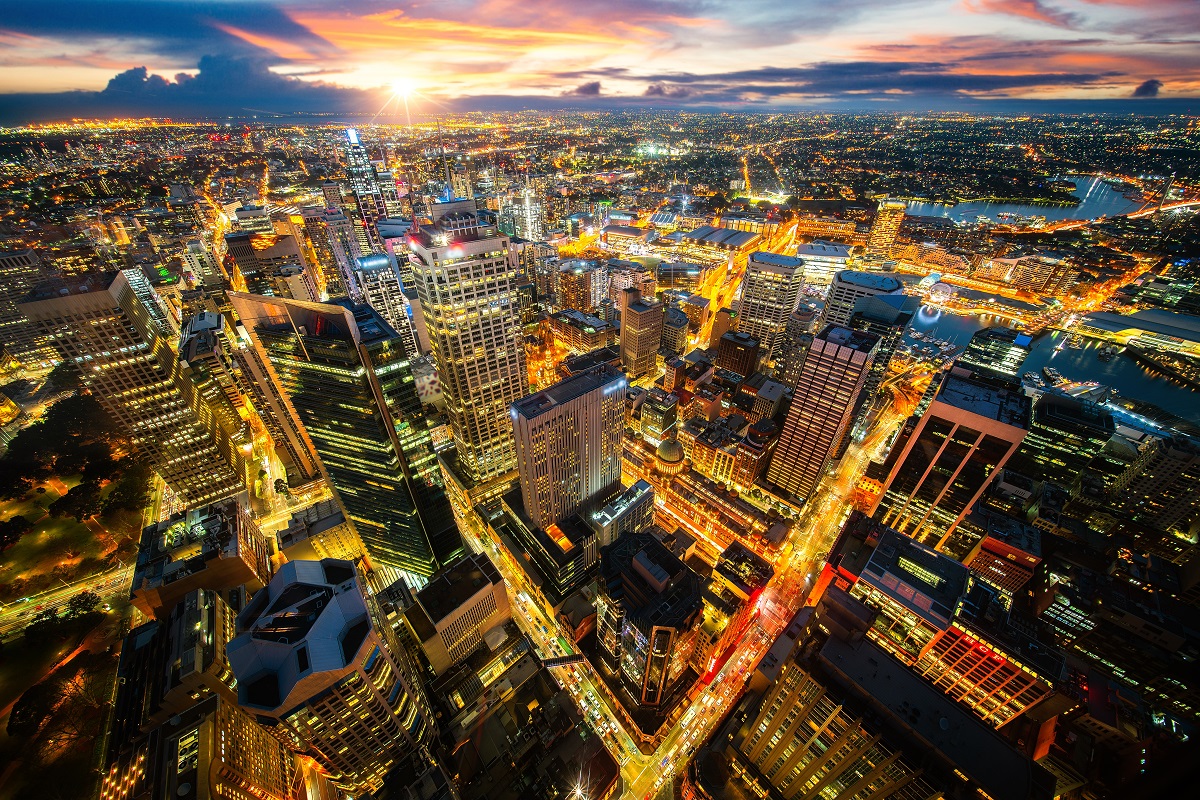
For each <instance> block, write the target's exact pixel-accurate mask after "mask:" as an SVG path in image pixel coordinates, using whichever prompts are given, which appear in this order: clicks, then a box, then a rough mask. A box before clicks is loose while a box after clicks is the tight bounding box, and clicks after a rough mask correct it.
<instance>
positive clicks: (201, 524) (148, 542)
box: [133, 500, 244, 591]
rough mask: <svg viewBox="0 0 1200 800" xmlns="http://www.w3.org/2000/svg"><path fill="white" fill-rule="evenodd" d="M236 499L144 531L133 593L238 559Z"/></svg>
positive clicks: (193, 510) (185, 513)
mask: <svg viewBox="0 0 1200 800" xmlns="http://www.w3.org/2000/svg"><path fill="white" fill-rule="evenodd" d="M242 513H244V512H243V511H242V510H241V509H240V508H239V507H238V504H237V501H235V500H224V501H222V502H219V503H213V504H211V505H207V506H200V507H198V508H189V509H187V510H184V511H180V512H179V513H178V514H174V515H172V516H171V517H170V518H168V519H166V520H163V521H162V522H158V523H155V524H154V525H147V526H146V527H145V528H144V529H143V530H142V541H141V547H140V548H139V549H138V557H137V564H136V566H135V567H134V573H133V590H134V591H137V590H139V589H146V588H152V587H156V586H162V585H165V584H169V583H172V582H174V581H177V580H180V579H181V578H184V577H186V576H188V575H193V574H195V573H197V572H201V571H203V570H205V569H207V568H208V567H209V562H211V561H214V560H216V559H222V558H236V557H237V555H238V551H239V547H240V545H241V543H240V542H239V540H238V535H237V531H238V522H239V521H238V516H239V514H242Z"/></svg>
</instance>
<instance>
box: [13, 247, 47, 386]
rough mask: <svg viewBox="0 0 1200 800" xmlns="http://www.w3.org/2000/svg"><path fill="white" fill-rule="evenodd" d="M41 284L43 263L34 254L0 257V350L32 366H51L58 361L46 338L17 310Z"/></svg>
mask: <svg viewBox="0 0 1200 800" xmlns="http://www.w3.org/2000/svg"><path fill="white" fill-rule="evenodd" d="M42 280H43V272H42V259H41V258H40V257H39V256H38V254H37V253H36V252H35V251H33V250H17V251H15V252H10V253H0V346H3V348H4V351H5V352H6V353H8V355H10V356H12V357H13V358H15V359H17V360H18V361H20V362H21V363H22V364H28V365H29V366H40V365H42V364H47V365H48V364H50V363H51V362H52V361H55V360H57V358H58V353H57V352H55V350H54V348H52V347H49V346H48V345H47V344H46V337H45V335H44V334H39V333H38V331H37V330H36V328H35V327H34V326H33V325H31V324H30V323H29V320H27V319H25V315H24V314H23V313H21V310H20V309H19V308H18V307H17V303H20V302H21V301H22V300H24V299H25V297H26V295H28V294H29V293H30V292H31V291H32V290H33V288H34V287H35V286H36V285H37V284H38V283H39V282H41V281H42Z"/></svg>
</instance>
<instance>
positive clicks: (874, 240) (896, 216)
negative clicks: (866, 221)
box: [867, 200, 908, 260]
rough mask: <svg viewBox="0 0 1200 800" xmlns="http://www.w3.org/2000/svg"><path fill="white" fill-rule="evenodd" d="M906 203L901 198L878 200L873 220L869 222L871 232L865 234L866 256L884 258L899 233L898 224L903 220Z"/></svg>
mask: <svg viewBox="0 0 1200 800" xmlns="http://www.w3.org/2000/svg"><path fill="white" fill-rule="evenodd" d="M907 208H908V205H907V204H906V203H905V202H904V201H903V200H880V201H879V209H878V210H877V211H876V212H875V221H874V222H872V223H871V232H870V233H869V234H867V256H868V258H877V259H880V260H882V259H886V258H887V256H888V254H889V252H890V251H891V249H892V245H894V244H895V243H896V236H897V235H899V233H900V225H901V223H903V222H904V211H905V209H907Z"/></svg>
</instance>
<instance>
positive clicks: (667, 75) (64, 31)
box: [0, 0, 1200, 121]
mask: <svg viewBox="0 0 1200 800" xmlns="http://www.w3.org/2000/svg"><path fill="white" fill-rule="evenodd" d="M397 89H399V90H400V91H401V92H403V93H404V94H406V95H407V96H408V98H409V100H410V103H411V105H412V108H413V110H414V111H418V112H440V111H447V110H472V109H482V110H492V109H508V108H522V107H531V108H561V107H578V108H589V107H592V108H613V107H672V108H675V107H682V108H686V107H696V108H731V109H763V110H769V109H772V108H779V109H803V108H856V109H870V108H877V109H881V110H886V109H889V108H895V109H906V110H907V109H910V108H925V107H928V108H954V107H957V106H963V107H971V106H979V105H980V104H986V103H988V102H994V101H999V100H1005V99H1010V98H1019V99H1021V100H1024V101H1034V100H1042V101H1047V100H1054V101H1063V100H1086V101H1102V100H1110V101H1116V100H1120V101H1122V102H1121V103H1120V107H1121V108H1122V109H1127V108H1128V107H1129V106H1130V105H1131V104H1134V103H1133V101H1135V100H1146V99H1149V98H1158V101H1162V100H1168V99H1175V100H1178V99H1181V98H1196V97H1200V0H890V2H877V1H876V0H728V2H710V0H422V1H421V2H395V0H391V1H390V2H389V1H387V0H379V1H378V2H377V1H376V0H367V1H366V2H336V1H335V0H326V1H325V2H316V0H290V1H289V0H276V1H275V2H268V1H267V0H224V1H222V0H207V1H205V2H187V0H178V1H177V0H114V1H113V2H101V1H100V0H40V1H39V2H27V1H26V0H15V2H14V0H9V2H7V3H5V9H4V11H3V13H0V92H3V93H4V95H3V96H0V118H4V119H6V120H7V121H12V120H13V119H19V118H22V117H25V118H45V117H46V116H47V115H53V114H54V113H58V114H60V115H62V114H80V115H84V114H96V115H104V114H106V113H107V114H114V113H127V112H139V111H147V112H148V111H152V110H153V109H155V108H162V109H163V110H164V113H175V114H181V113H188V112H191V113H195V114H198V115H200V114H214V113H227V114H239V113H245V112H248V111H249V112H253V111H257V110H266V111H307V112H311V111H320V110H330V111H337V112H343V111H345V112H353V111H359V112H368V113H370V112H372V111H374V110H377V109H378V108H379V107H381V106H382V104H383V103H385V102H387V101H388V100H389V98H392V102H393V103H395V102H396V100H395V98H394V97H393V95H394V94H395V92H396V90H397ZM62 93H68V94H62ZM1046 105H1051V104H1046ZM1064 105H1069V104H1064ZM1113 105H1114V107H1116V106H1117V104H1115V103H1114V104H1113ZM1148 105H1150V104H1148ZM1134 106H1135V107H1136V104H1134Z"/></svg>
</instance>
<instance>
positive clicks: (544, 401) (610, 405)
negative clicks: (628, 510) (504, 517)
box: [512, 364, 626, 530]
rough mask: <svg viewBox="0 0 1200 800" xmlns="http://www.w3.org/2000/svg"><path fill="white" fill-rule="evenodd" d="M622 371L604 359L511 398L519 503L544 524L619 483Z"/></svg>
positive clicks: (603, 496) (533, 519)
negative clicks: (594, 365) (594, 366)
mask: <svg viewBox="0 0 1200 800" xmlns="http://www.w3.org/2000/svg"><path fill="white" fill-rule="evenodd" d="M625 387H626V381H625V376H624V375H623V374H622V373H621V371H620V370H619V369H617V368H616V367H612V366H609V365H608V364H603V365H601V366H599V367H596V368H594V369H591V370H588V371H586V372H581V373H579V374H578V375H572V376H571V377H569V378H567V379H565V380H562V381H559V382H558V383H556V384H554V385H553V386H551V387H550V388H548V389H546V390H544V391H541V392H538V393H536V394H531V395H530V396H528V397H523V398H521V399H520V400H518V401H517V402H516V403H514V404H513V407H512V418H513V429H514V432H515V434H516V441H517V473H518V475H519V476H520V481H521V501H522V503H523V504H524V505H525V513H526V515H528V517H529V519H530V521H531V522H533V524H534V525H536V526H537V527H539V528H541V529H543V530H545V529H547V528H549V527H550V526H551V525H553V524H554V523H556V522H559V521H561V520H564V519H566V518H567V517H569V516H571V515H572V514H574V513H576V512H577V511H580V510H581V509H583V507H584V506H586V505H587V504H588V503H590V502H598V503H603V502H605V501H607V500H608V499H609V498H611V496H612V495H614V494H616V493H617V491H618V490H619V489H620V488H621V438H622V434H623V432H624V427H625V424H624V423H625Z"/></svg>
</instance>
